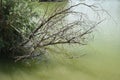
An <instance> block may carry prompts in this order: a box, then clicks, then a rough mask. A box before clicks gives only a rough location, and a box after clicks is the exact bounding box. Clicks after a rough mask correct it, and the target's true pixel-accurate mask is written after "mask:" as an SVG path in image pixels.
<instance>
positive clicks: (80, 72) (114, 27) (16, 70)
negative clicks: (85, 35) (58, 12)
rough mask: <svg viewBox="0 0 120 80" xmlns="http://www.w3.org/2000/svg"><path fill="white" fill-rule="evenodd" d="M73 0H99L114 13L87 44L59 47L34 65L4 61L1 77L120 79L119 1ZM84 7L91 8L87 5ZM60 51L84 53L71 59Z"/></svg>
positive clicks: (10, 79)
mask: <svg viewBox="0 0 120 80" xmlns="http://www.w3.org/2000/svg"><path fill="white" fill-rule="evenodd" d="M72 1H73V3H72V4H75V3H78V2H80V1H83V2H86V3H89V4H91V3H99V4H101V5H102V7H103V8H104V9H106V10H107V11H108V13H109V14H110V15H111V16H108V15H106V16H107V18H106V20H105V21H104V22H102V23H101V24H100V25H99V26H98V27H97V28H96V29H95V31H94V33H93V35H94V39H92V40H90V41H89V43H88V45H86V46H78V45H76V46H70V47H69V46H67V47H69V49H68V48H66V49H63V48H59V50H55V51H53V52H51V53H50V54H52V55H50V56H49V57H48V59H49V60H48V61H46V62H41V63H40V64H37V65H35V66H33V67H30V66H31V65H29V64H28V65H25V67H23V66H22V65H14V64H11V63H9V64H5V65H4V64H3V65H4V66H3V65H2V64H1V65H0V80H120V69H119V68H120V15H119V13H120V1H119V0H72ZM51 4H52V3H51ZM68 5H69V4H68ZM79 9H80V7H76V9H75V10H79ZM85 11H86V12H87V11H88V12H89V10H87V9H86V10H85ZM91 14H92V13H91ZM91 14H90V13H89V15H91ZM103 15H104V14H103ZM71 18H72V17H70V18H69V19H71ZM58 53H65V54H66V55H67V54H69V55H68V56H71V55H73V56H80V55H83V56H81V57H79V58H75V59H68V58H66V57H65V55H64V54H58ZM84 54H85V55H84ZM33 63H34V61H33Z"/></svg>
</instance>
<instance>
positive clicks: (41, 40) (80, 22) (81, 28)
mask: <svg viewBox="0 0 120 80" xmlns="http://www.w3.org/2000/svg"><path fill="white" fill-rule="evenodd" d="M80 5H83V6H86V7H88V8H90V9H91V10H92V11H94V12H96V13H97V14H98V15H99V12H98V11H103V9H100V8H98V5H97V6H96V5H88V4H85V3H78V4H76V5H72V6H70V7H68V8H66V7H62V8H60V7H56V8H55V10H54V11H53V13H51V14H49V15H47V13H48V8H46V10H45V12H44V15H43V16H42V17H40V19H39V20H38V22H37V25H38V26H37V27H36V28H35V29H34V30H33V31H32V32H31V33H30V34H29V36H28V37H27V38H26V39H25V40H24V41H23V42H22V43H21V44H19V45H18V46H17V47H15V48H11V49H16V48H19V47H25V48H26V47H27V48H29V49H31V51H30V52H29V53H28V54H25V55H23V56H15V59H16V60H15V61H19V60H22V59H26V58H30V57H36V56H39V55H41V54H43V53H39V54H36V53H35V51H36V50H37V49H38V48H39V49H43V50H44V49H45V48H46V47H47V46H50V45H57V44H80V45H85V44H86V42H85V41H86V40H87V37H88V35H89V34H90V33H91V32H92V31H93V29H94V28H95V27H96V26H97V25H98V24H100V23H101V22H102V21H103V20H100V21H96V22H93V21H91V20H89V18H87V14H85V13H83V12H76V11H72V10H71V9H73V8H75V7H77V6H80ZM69 15H78V18H79V19H76V20H73V21H68V20H67V17H68V16H69Z"/></svg>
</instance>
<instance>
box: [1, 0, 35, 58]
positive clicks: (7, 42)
mask: <svg viewBox="0 0 120 80" xmlns="http://www.w3.org/2000/svg"><path fill="white" fill-rule="evenodd" d="M1 1H2V6H1V8H0V17H1V19H0V56H1V55H4V56H6V55H7V56H8V55H9V54H10V55H9V56H10V57H11V56H14V54H17V52H20V51H21V53H23V52H22V50H23V49H22V48H21V49H17V50H20V51H17V50H14V51H13V50H12V51H11V48H12V47H16V46H17V45H19V44H20V43H21V42H22V41H23V40H24V39H26V37H27V36H28V34H30V33H31V31H32V30H33V29H34V28H35V26H36V24H35V22H34V18H36V16H37V13H36V12H33V10H32V9H33V5H30V4H31V1H30V0H1ZM23 51H25V50H23Z"/></svg>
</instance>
